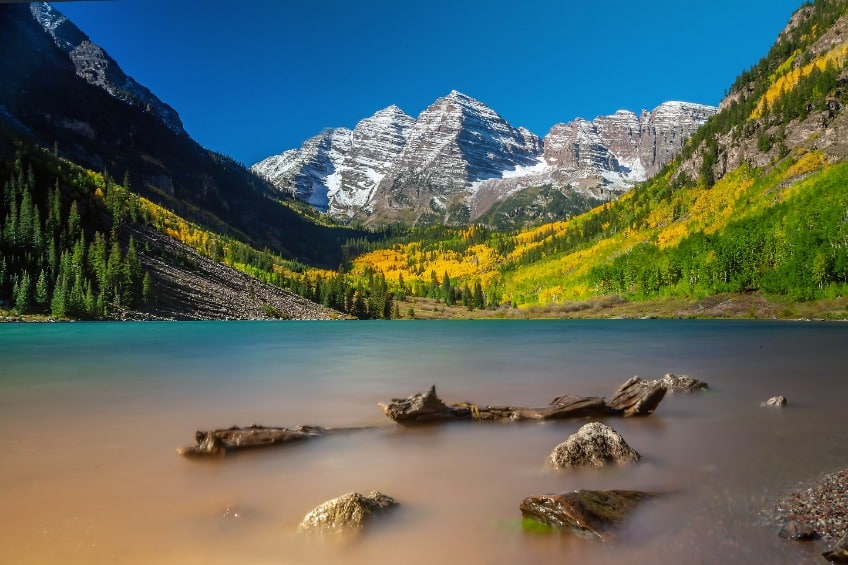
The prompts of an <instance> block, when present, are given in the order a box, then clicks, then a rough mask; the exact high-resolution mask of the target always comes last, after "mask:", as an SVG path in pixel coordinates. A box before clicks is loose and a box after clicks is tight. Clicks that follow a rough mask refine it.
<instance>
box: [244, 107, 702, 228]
mask: <svg viewBox="0 0 848 565" xmlns="http://www.w3.org/2000/svg"><path fill="white" fill-rule="evenodd" d="M715 112H716V108H713V107H711V106H705V105H702V104H690V103H687V102H676V101H674V102H666V103H664V104H661V105H660V106H658V107H657V108H655V109H654V110H652V111H650V112H649V111H642V113H641V114H640V115H637V114H635V113H633V112H630V111H628V110H619V111H617V112H615V113H614V114H613V115H611V116H599V117H597V118H595V119H594V120H592V121H589V120H585V119H582V118H577V119H575V120H573V121H571V122H568V123H561V124H557V125H555V126H554V127H553V128H551V131H550V132H549V133H548V134H547V135H546V136H545V139H544V142H542V140H540V139H539V137H538V136H536V135H535V134H533V133H532V132H530V131H529V130H527V129H526V128H523V127H520V128H515V127H513V126H511V125H510V124H509V123H507V121H506V120H504V119H503V118H502V117H501V116H500V115H499V114H497V112H495V111H494V110H492V109H491V108H490V107H488V106H486V105H485V104H483V103H482V102H480V101H478V100H475V99H474V98H472V97H470V96H468V95H466V94H463V93H461V92H459V91H457V90H452V91H451V92H450V93H448V94H447V95H446V96H444V97H442V98H439V99H437V100H436V101H435V102H433V103H432V104H431V105H430V106H428V107H427V108H426V109H425V110H424V111H422V112H421V113H420V114H419V115H418V117H417V118H416V119H413V118H411V117H410V116H408V115H407V114H406V113H405V112H403V110H401V109H400V108H398V107H397V106H395V105H392V106H389V107H387V108H384V109H382V110H380V111H378V112H376V113H375V114H374V115H373V116H371V117H369V118H365V119H364V120H362V121H361V122H359V123H358V124H357V125H356V127H355V128H354V129H353V130H347V129H344V128H339V129H336V130H329V131H330V132H331V134H328V132H324V133H322V134H321V135H319V136H316V137H315V138H312V139H310V140H307V141H306V142H305V143H304V144H303V146H302V147H301V148H300V149H295V150H289V151H286V152H284V153H282V154H280V155H275V156H272V157H269V158H267V159H265V160H263V161H261V162H259V163H257V164H256V165H254V166H253V167H251V168H252V170H253V171H254V172H256V173H258V174H260V175H262V176H264V177H266V178H267V179H268V180H270V181H271V182H272V183H273V184H275V185H276V186H278V187H279V188H280V189H282V190H285V191H287V192H290V193H292V194H295V195H297V196H298V197H299V198H302V199H304V200H306V201H308V202H310V203H312V204H313V205H314V206H316V207H317V208H319V209H322V210H326V211H327V212H328V213H329V214H330V215H332V216H335V217H347V218H352V217H355V216H359V217H362V218H364V219H366V220H367V221H373V222H377V223H383V222H391V221H398V220H401V221H413V222H416V221H425V220H424V219H425V218H427V219H426V221H433V219H434V218H435V219H436V221H449V222H463V221H470V220H473V219H474V218H475V217H477V216H478V215H479V214H481V213H483V212H484V211H485V210H486V209H487V208H488V207H489V206H491V205H492V204H493V203H494V202H495V201H497V200H498V199H500V198H503V197H505V196H507V195H509V194H512V193H513V192H515V191H516V190H521V189H523V188H527V187H530V186H540V185H543V184H551V185H552V186H555V187H558V188H560V189H563V190H566V187H570V188H568V189H570V190H576V191H578V192H582V193H583V194H585V195H588V196H590V197H595V198H603V199H606V198H609V197H610V196H614V195H615V194H618V193H620V192H621V191H624V190H627V189H628V188H630V187H631V186H633V185H634V184H635V183H636V182H640V181H643V180H646V179H647V178H648V177H649V176H650V175H652V174H654V173H655V172H656V171H658V170H659V169H660V168H661V167H662V166H663V165H664V164H665V163H667V162H668V161H669V160H670V159H671V158H672V156H673V155H674V154H675V153H676V152H677V151H678V150H679V149H680V148H681V147H682V145H683V142H684V141H685V140H686V139H687V138H688V137H689V136H690V135H692V133H694V131H695V130H696V129H697V128H698V127H699V126H700V125H701V124H703V123H704V122H705V121H706V120H707V119H708V118H709V117H710V116H712V115H713V114H714V113H715ZM328 135H329V137H328Z"/></svg>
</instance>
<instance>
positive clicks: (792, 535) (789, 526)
mask: <svg viewBox="0 0 848 565" xmlns="http://www.w3.org/2000/svg"><path fill="white" fill-rule="evenodd" d="M777 535H779V536H780V537H782V538H783V539H788V540H792V541H809V540H814V539H816V538H818V537H819V534H818V532H816V530H814V529H813V527H812V526H810V525H809V524H805V523H804V522H799V521H798V520H787V521H786V522H785V523H784V524H783V526H782V527H781V528H780V531H779V532H778V533H777Z"/></svg>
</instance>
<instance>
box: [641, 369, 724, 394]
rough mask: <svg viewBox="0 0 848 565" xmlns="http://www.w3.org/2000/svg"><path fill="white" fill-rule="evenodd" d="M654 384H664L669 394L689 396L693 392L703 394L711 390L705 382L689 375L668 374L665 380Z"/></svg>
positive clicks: (659, 380) (662, 379)
mask: <svg viewBox="0 0 848 565" xmlns="http://www.w3.org/2000/svg"><path fill="white" fill-rule="evenodd" d="M653 382H659V383H661V384H663V385H664V386H665V388H666V389H667V390H668V392H670V393H672V394H680V393H685V394H689V393H692V392H701V391H704V390H707V389H708V388H710V387H709V385H707V383H705V382H704V381H699V380H698V379H695V378H693V377H690V376H689V375H674V374H672V373H668V374H666V376H664V377H663V378H661V379H657V380H656V381H653Z"/></svg>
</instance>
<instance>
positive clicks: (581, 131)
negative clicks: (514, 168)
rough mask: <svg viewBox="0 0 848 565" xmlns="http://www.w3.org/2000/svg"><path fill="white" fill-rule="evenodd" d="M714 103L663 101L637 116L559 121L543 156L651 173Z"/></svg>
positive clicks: (572, 164)
mask: <svg viewBox="0 0 848 565" xmlns="http://www.w3.org/2000/svg"><path fill="white" fill-rule="evenodd" d="M716 111H717V109H716V108H715V107H713V106H705V105H703V104H693V103H689V102H665V103H663V104H660V105H659V106H657V107H656V108H655V109H653V110H651V111H647V110H643V111H642V113H641V114H640V115H639V116H638V117H637V116H636V114H634V113H633V112H630V111H627V110H619V111H617V112H616V113H615V114H612V115H610V116H598V117H597V118H595V119H594V120H592V121H591V122H589V121H587V120H584V119H581V118H578V119H576V120H574V121H573V122H569V123H566V124H557V125H555V126H554V127H553V128H551V131H550V132H549V133H548V135H547V136H546V137H545V161H546V162H547V163H548V164H549V165H551V166H553V167H563V168H573V169H577V170H579V169H587V170H589V169H594V170H596V171H597V172H598V173H604V172H612V173H621V174H624V175H630V176H631V177H632V178H631V179H624V180H630V181H632V182H639V181H643V180H645V179H646V178H648V177H650V176H651V175H653V174H654V173H656V172H657V171H659V169H661V168H662V167H663V166H664V165H665V164H666V163H668V162H669V161H670V160H671V159H672V157H673V156H674V155H675V154H676V153H677V152H678V151H679V150H680V149H681V148H682V147H683V144H684V142H685V141H686V140H687V139H688V138H689V137H690V136H691V135H692V134H693V133H694V132H695V131H696V130H697V129H698V128H699V127H700V126H701V125H703V124H704V123H705V122H706V121H707V120H708V119H709V118H710V117H711V116H712V115H713V114H715V113H716Z"/></svg>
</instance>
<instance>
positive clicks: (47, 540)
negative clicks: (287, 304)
mask: <svg viewBox="0 0 848 565" xmlns="http://www.w3.org/2000/svg"><path fill="white" fill-rule="evenodd" d="M846 347H848V325H846V324H819V323H802V322H798V323H774V322H724V321H470V322H431V321H420V322H375V323H370V322H349V323H345V322H282V323H280V322H278V323H263V322H227V323H223V322H213V323H161V324H159V323H142V324H130V323H124V324H108V323H104V324H82V323H79V324H57V325H48V324H37V325H23V324H21V325H9V324H7V325H2V326H0V424H2V430H3V433H2V434H0V454H1V455H0V502H2V509H3V511H2V515H0V563H294V564H298V563H381V562H399V563H400V562H402V563H412V564H416V563H433V562H444V563H458V562H464V563H483V564H500V563H523V562H534V563H559V562H565V561H571V562H578V563H613V562H615V563H620V562H621V560H622V559H624V560H626V561H628V562H632V563H683V562H686V563H725V562H749V563H750V562H761V563H766V562H768V563H803V562H815V559H816V555H817V552H819V551H821V550H822V549H823V547H822V546H821V545H820V544H816V543H814V544H811V545H808V546H803V545H793V544H791V543H789V542H784V541H782V540H780V539H778V538H777V537H776V535H775V532H774V530H773V529H772V528H771V527H769V526H767V525H764V524H762V520H761V519H760V518H759V517H758V512H759V511H760V510H761V509H762V508H765V507H769V506H771V505H772V504H773V503H774V501H775V500H776V499H777V498H779V497H780V496H781V495H783V494H785V493H786V492H787V491H789V490H791V489H793V488H795V487H797V486H798V484H799V482H800V481H809V480H814V479H815V478H816V477H818V476H819V475H820V474H822V473H824V472H830V471H834V470H837V469H841V468H844V467H846V466H848V438H846V432H845V430H846V429H848V410H846V409H845V397H846V392H848V368H846V362H845V359H846ZM667 372H674V373H686V374H690V375H692V376H695V377H697V378H700V379H703V380H706V381H707V382H709V384H710V386H711V391H710V392H708V393H706V394H702V395H697V396H670V397H666V399H665V400H664V401H663V403H662V404H661V405H660V407H659V408H658V410H657V411H656V413H655V414H654V415H653V416H650V417H648V418H642V419H611V420H609V421H608V423H609V424H610V425H612V426H613V427H614V428H616V429H617V430H618V431H619V432H620V433H621V434H622V435H623V436H624V438H625V439H626V440H627V442H628V443H629V444H630V445H631V446H632V447H634V448H635V449H636V450H637V451H639V452H640V453H641V454H642V456H643V457H644V459H645V461H644V462H643V463H642V464H639V465H637V466H632V467H629V468H624V469H612V470H602V471H597V470H594V471H582V472H570V473H568V472H554V471H551V470H548V469H546V468H545V466H544V461H545V458H546V457H547V455H548V454H549V453H550V451H551V450H552V449H553V447H554V446H555V445H557V444H558V443H560V442H562V441H564V440H565V439H566V438H567V437H568V436H569V435H570V434H571V433H573V432H574V431H576V430H577V429H578V428H579V427H580V425H582V424H583V423H585V422H583V421H568V422H555V423H544V424H541V423H522V424H455V425H447V426H439V427H425V428H415V429H403V428H398V427H395V426H393V425H391V424H389V423H387V421H386V420H385V419H384V417H383V416H382V414H381V413H380V411H379V409H378V408H377V407H376V403H377V402H379V401H383V400H387V399H389V398H392V397H402V396H407V395H408V394H411V393H413V392H418V391H420V390H423V389H425V388H427V387H428V386H429V385H430V384H436V386H437V390H438V392H439V394H440V396H442V397H443V398H444V399H446V400H447V401H449V402H451V401H466V400H467V401H472V402H476V403H479V404H512V405H522V406H541V405H545V404H547V403H548V402H550V400H551V399H552V398H554V397H555V396H558V395H561V394H566V393H574V394H581V395H609V394H611V393H612V391H613V390H615V388H616V387H617V386H618V385H620V384H621V383H622V382H623V381H624V380H626V379H627V378H629V377H630V376H633V375H640V376H643V377H649V378H650V377H658V376H662V375H663V374H664V373H667ZM776 394H782V395H785V396H786V397H787V398H788V399H789V403H790V404H789V406H788V407H786V408H785V409H782V410H779V409H764V408H760V407H759V403H760V402H761V401H763V400H765V399H767V398H768V397H770V396H773V395H776ZM253 423H261V424H265V425H281V426H295V425H299V424H315V425H322V426H349V425H376V426H377V427H376V428H375V429H372V430H368V431H362V432H357V433H352V434H344V435H339V436H336V437H328V438H322V439H319V440H315V441H313V442H308V443H305V444H302V445H294V446H287V447H282V448H277V449H269V450H262V451H257V452H252V453H245V454H238V455H235V456H228V457H226V458H223V459H219V460H215V461H189V460H186V459H183V458H181V457H179V456H177V455H176V453H175V448H176V447H178V446H180V445H187V444H190V443H192V441H193V435H194V430H195V429H197V428H213V427H225V426H230V425H233V424H238V425H249V424H253ZM578 488H601V489H608V488H630V489H643V490H658V491H663V492H667V493H669V494H668V496H665V497H662V498H660V499H658V500H656V501H653V502H651V503H649V504H647V505H646V506H644V507H642V508H641V509H640V510H639V512H638V513H637V514H636V515H635V516H633V517H632V519H631V520H630V521H629V522H628V523H627V525H626V526H625V527H624V528H623V529H622V531H621V532H620V534H619V535H618V537H617V538H616V539H615V540H614V541H612V542H609V543H606V544H600V543H592V542H588V541H585V540H574V539H569V538H551V537H549V536H541V535H538V534H527V533H523V532H522V531H520V529H519V528H518V526H517V522H518V521H519V518H520V512H519V510H518V505H519V503H520V502H521V500H522V499H523V498H524V497H526V496H529V495H532V494H539V493H550V492H565V491H569V490H574V489H578ZM373 489H377V490H381V491H382V492H384V493H387V494H389V495H391V496H393V497H394V498H396V499H397V500H398V501H399V502H400V503H401V506H400V507H399V508H398V509H397V510H396V511H395V512H394V513H393V514H392V515H391V516H390V517H388V519H386V520H380V521H378V522H376V523H375V524H373V526H374V527H373V528H372V529H370V530H369V531H368V532H367V533H366V535H364V536H361V537H360V538H359V539H358V540H356V541H343V542H338V541H336V542H334V541H328V540H316V539H310V538H308V537H304V536H299V535H297V534H296V528H297V524H298V522H299V521H300V519H302V518H303V516H304V515H305V514H306V513H307V512H308V511H309V510H310V509H312V508H313V507H314V506H316V505H318V504H320V503H321V502H323V501H325V500H328V499H330V498H334V497H336V496H338V495H341V494H343V493H345V492H349V491H353V490H358V491H361V492H367V491H370V490H373ZM227 508H230V509H231V510H230V512H229V513H227V512H226V509H227ZM235 513H237V514H238V517H235V516H234V514H235Z"/></svg>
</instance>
